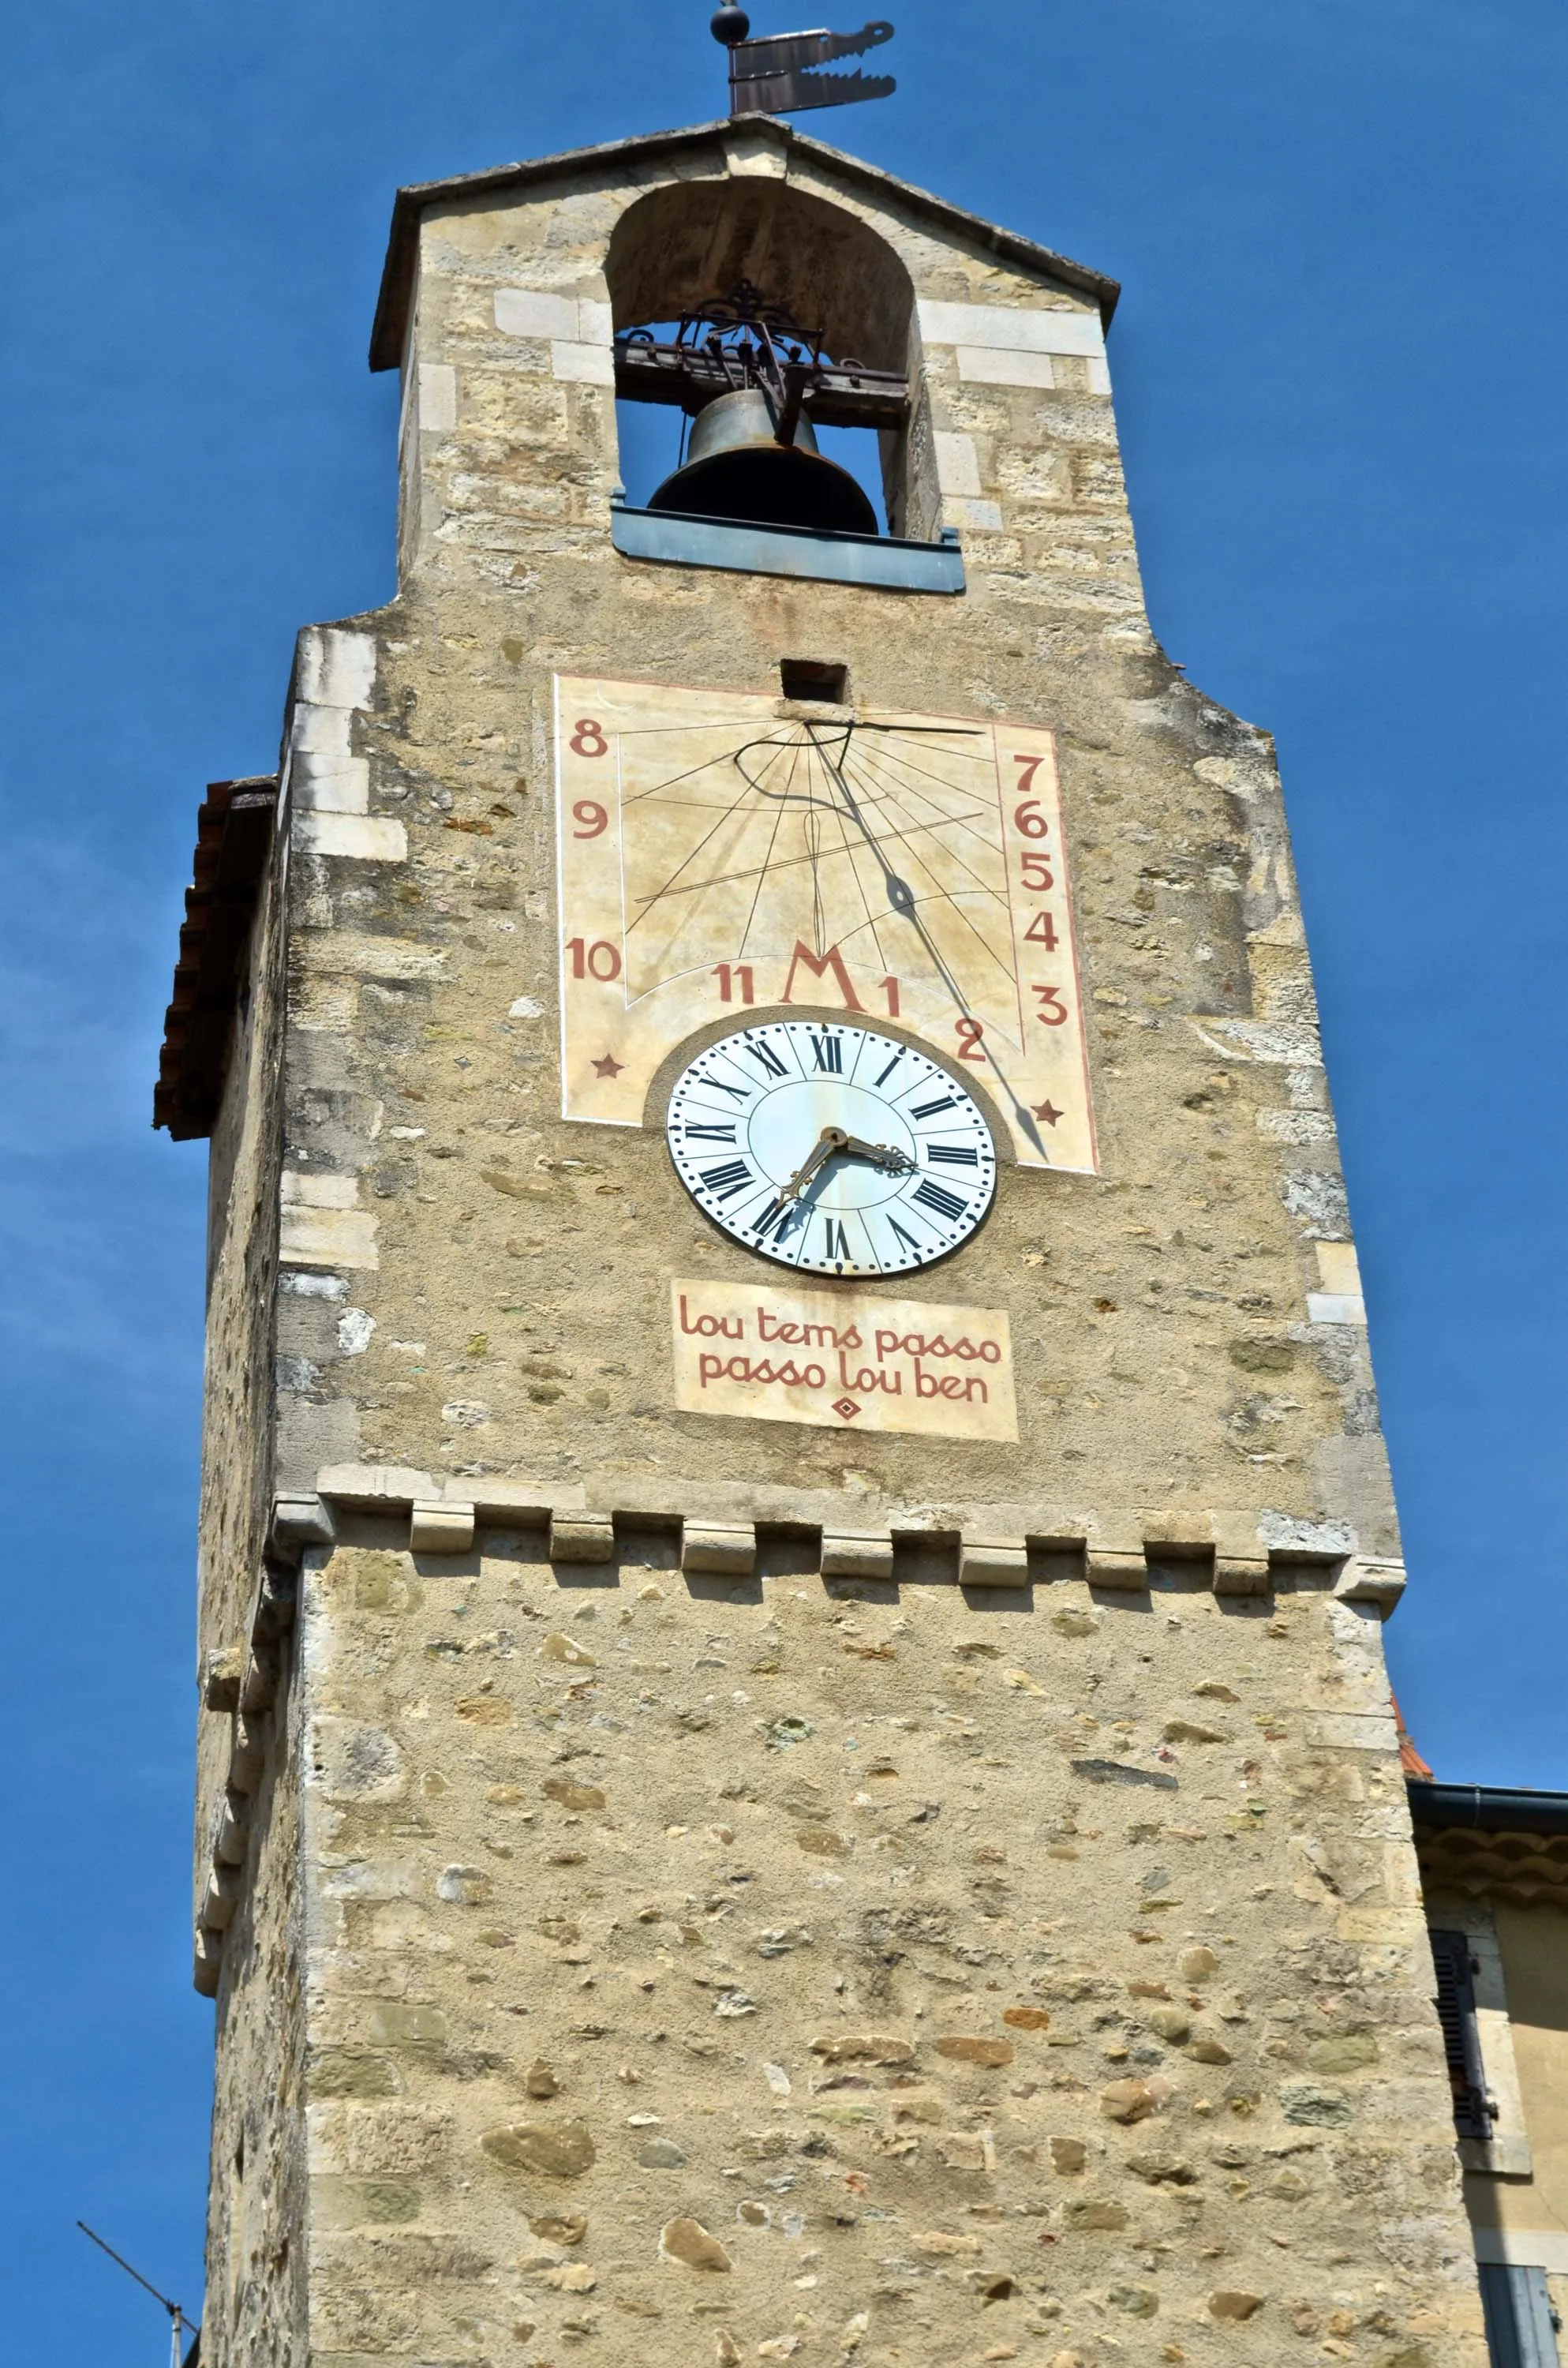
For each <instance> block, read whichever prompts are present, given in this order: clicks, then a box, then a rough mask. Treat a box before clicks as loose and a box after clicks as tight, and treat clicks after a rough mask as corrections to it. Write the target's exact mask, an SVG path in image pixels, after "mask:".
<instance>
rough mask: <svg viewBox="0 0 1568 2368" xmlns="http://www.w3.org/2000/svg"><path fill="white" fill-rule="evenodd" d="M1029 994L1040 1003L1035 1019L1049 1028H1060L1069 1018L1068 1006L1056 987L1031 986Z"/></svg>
mask: <svg viewBox="0 0 1568 2368" xmlns="http://www.w3.org/2000/svg"><path fill="white" fill-rule="evenodd" d="M1029 993H1030V994H1031V995H1033V996H1038V998H1039V1001H1040V1009H1039V1010H1038V1011H1037V1012H1036V1013H1035V1018H1036V1019H1038V1020H1040V1022H1041V1024H1042V1025H1043V1026H1045V1027H1047V1028H1060V1027H1061V1026H1062V1022H1063V1020H1064V1019H1066V1017H1067V1006H1066V1005H1065V1004H1064V1003H1063V1002H1062V996H1061V995H1060V993H1059V992H1058V990H1057V989H1056V988H1055V987H1054V986H1031V987H1030V989H1029Z"/></svg>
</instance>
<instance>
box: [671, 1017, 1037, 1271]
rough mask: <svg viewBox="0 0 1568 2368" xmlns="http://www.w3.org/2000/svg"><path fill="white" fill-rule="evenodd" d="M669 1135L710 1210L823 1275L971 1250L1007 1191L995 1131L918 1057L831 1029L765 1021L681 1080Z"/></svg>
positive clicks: (689, 1181) (892, 1044) (836, 1025)
mask: <svg viewBox="0 0 1568 2368" xmlns="http://www.w3.org/2000/svg"><path fill="white" fill-rule="evenodd" d="M665 1134H666V1137H667V1140H668V1143H669V1147H670V1157H671V1158H672V1159H673V1160H674V1162H675V1166H676V1174H677V1175H678V1176H679V1178H680V1179H681V1182H682V1183H683V1184H684V1185H685V1186H686V1189H687V1191H688V1192H689V1193H690V1194H691V1197H692V1199H693V1200H694V1201H696V1202H697V1204H698V1206H699V1208H700V1209H701V1210H703V1211H704V1212H705V1213H706V1214H707V1215H708V1216H710V1217H711V1218H712V1219H713V1221H714V1223H715V1224H720V1225H722V1227H723V1228H724V1231H725V1232H726V1233H727V1234H733V1235H734V1237H735V1239H736V1240H737V1241H740V1242H744V1244H745V1246H746V1247H747V1248H748V1249H754V1250H756V1251H758V1252H759V1253H760V1254H761V1256H762V1257H764V1258H777V1259H778V1261H779V1263H780V1264H781V1265H784V1266H792V1267H798V1268H800V1269H801V1270H802V1271H805V1272H808V1273H812V1274H842V1275H868V1274H898V1273H904V1272H907V1271H908V1270H909V1269H911V1268H914V1267H922V1266H928V1265H930V1263H931V1261H932V1260H933V1259H934V1258H945V1257H946V1256H947V1255H948V1253H949V1250H953V1249H956V1248H957V1247H958V1246H959V1244H960V1242H963V1241H966V1240H967V1239H968V1237H969V1235H971V1234H972V1233H973V1231H974V1229H975V1227H976V1226H977V1225H978V1224H979V1223H980V1221H981V1219H982V1218H983V1216H984V1214H985V1212H986V1211H987V1209H989V1207H990V1206H991V1201H992V1196H993V1194H994V1191H995V1189H996V1148H995V1145H994V1143H993V1142H992V1139H991V1130H990V1128H989V1127H988V1126H987V1125H986V1123H985V1121H984V1119H983V1117H982V1115H981V1113H980V1111H979V1110H978V1109H977V1108H976V1106H975V1104H974V1102H973V1101H972V1100H971V1098H970V1096H969V1095H968V1094H967V1093H965V1091H964V1090H963V1087H961V1086H960V1084H959V1083H958V1081H957V1079H956V1078H955V1077H954V1076H951V1075H950V1073H949V1071H948V1070H947V1069H945V1068H942V1067H940V1066H938V1064H937V1063H936V1062H935V1061H933V1060H929V1059H928V1058H927V1057H926V1054H925V1053H921V1052H918V1051H916V1050H915V1048H914V1047H913V1046H912V1045H909V1044H903V1043H899V1042H896V1041H895V1039H893V1038H892V1037H891V1036H883V1035H880V1034H878V1033H877V1032H876V1030H873V1029H869V1028H861V1027H858V1026H853V1025H850V1024H847V1023H840V1022H837V1021H835V1020H832V1019H780V1020H772V1021H763V1022H761V1023H759V1025H757V1026H756V1027H755V1028H742V1029H738V1030H736V1031H735V1032H734V1033H733V1035H729V1036H723V1037H721V1038H720V1040H719V1042H717V1043H716V1044H710V1046H709V1047H708V1049H707V1051H706V1052H704V1053H699V1054H698V1056H697V1058H696V1059H695V1060H694V1061H692V1062H691V1063H690V1064H688V1066H687V1068H685V1069H684V1070H683V1071H682V1072H681V1074H680V1076H678V1077H677V1078H676V1084H675V1088H674V1091H673V1092H672V1093H671V1095H670V1106H669V1115H668V1117H667V1119H666V1121H665Z"/></svg>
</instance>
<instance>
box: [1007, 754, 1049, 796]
mask: <svg viewBox="0 0 1568 2368" xmlns="http://www.w3.org/2000/svg"><path fill="white" fill-rule="evenodd" d="M1013 762H1014V764H1015V765H1021V766H1022V767H1023V768H1024V769H1023V771H1022V772H1021V773H1020V774H1019V775H1018V780H1017V788H1018V791H1019V793H1020V795H1021V794H1022V792H1023V791H1025V790H1027V789H1028V785H1029V783H1030V782H1031V781H1032V780H1033V779H1034V777H1035V775H1036V774H1037V773H1038V772H1039V770H1040V767H1041V766H1042V765H1043V764H1044V762H1045V758H1044V757H1014V759H1013Z"/></svg>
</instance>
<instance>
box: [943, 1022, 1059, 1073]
mask: <svg viewBox="0 0 1568 2368" xmlns="http://www.w3.org/2000/svg"><path fill="white" fill-rule="evenodd" d="M1063 1017H1065V1014H1063ZM953 1028H954V1030H955V1032H956V1034H957V1036H958V1040H959V1059H960V1061H983V1060H984V1058H985V1055H984V1053H983V1052H982V1051H981V1049H980V1040H981V1038H982V1037H983V1035H984V1033H985V1030H984V1029H983V1027H982V1025H981V1023H980V1021H979V1020H978V1019H955V1020H954V1022H953Z"/></svg>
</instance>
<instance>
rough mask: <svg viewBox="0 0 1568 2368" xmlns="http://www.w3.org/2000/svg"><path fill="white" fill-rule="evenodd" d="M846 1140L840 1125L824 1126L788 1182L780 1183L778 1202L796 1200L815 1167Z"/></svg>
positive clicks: (840, 1147) (815, 1170)
mask: <svg viewBox="0 0 1568 2368" xmlns="http://www.w3.org/2000/svg"><path fill="white" fill-rule="evenodd" d="M848 1141H849V1137H848V1136H847V1135H846V1133H845V1132H844V1129H843V1128H842V1127H841V1126H824V1129H823V1131H822V1133H820V1134H819V1135H818V1137H817V1139H816V1144H815V1147H814V1148H813V1150H812V1152H811V1154H810V1155H809V1156H808V1157H807V1158H805V1159H803V1160H802V1161H801V1165H800V1167H797V1168H796V1170H795V1173H794V1174H793V1176H791V1177H790V1180H789V1182H788V1183H787V1184H780V1186H779V1187H778V1199H779V1201H780V1203H781V1204H782V1203H783V1202H785V1201H798V1200H799V1199H800V1197H801V1192H802V1190H804V1188H805V1187H806V1185H808V1184H809V1183H810V1182H811V1179H812V1177H813V1176H814V1175H815V1174H816V1172H817V1169H818V1168H819V1167H821V1166H822V1164H823V1162H824V1159H831V1158H832V1156H833V1155H834V1153H835V1151H842V1150H843V1148H844V1146H845V1144H846V1143H847V1142H848Z"/></svg>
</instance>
